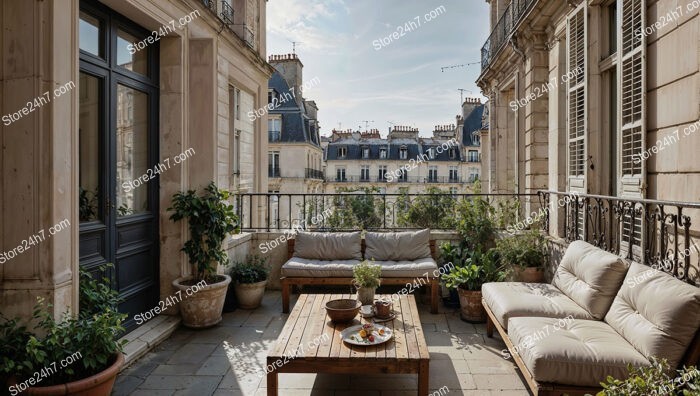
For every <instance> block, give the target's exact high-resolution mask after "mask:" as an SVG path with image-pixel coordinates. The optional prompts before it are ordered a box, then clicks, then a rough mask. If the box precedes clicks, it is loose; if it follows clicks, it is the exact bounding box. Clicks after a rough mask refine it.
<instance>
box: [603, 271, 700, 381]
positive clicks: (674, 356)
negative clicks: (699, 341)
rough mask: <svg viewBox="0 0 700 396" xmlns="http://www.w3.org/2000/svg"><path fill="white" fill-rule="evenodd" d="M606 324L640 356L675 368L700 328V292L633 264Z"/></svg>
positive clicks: (683, 283) (685, 284) (696, 288)
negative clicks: (660, 359) (662, 360)
mask: <svg viewBox="0 0 700 396" xmlns="http://www.w3.org/2000/svg"><path fill="white" fill-rule="evenodd" d="M605 321H606V322H607V323H608V324H609V325H610V327H612V328H613V329H615V331H617V332H618V333H619V334H620V335H621V336H623V337H624V338H625V339H626V340H627V341H628V342H629V343H630V344H632V346H634V348H635V349H636V350H638V351H639V353H641V354H642V355H644V356H645V357H647V358H649V357H651V356H656V357H658V358H666V359H668V363H669V364H670V365H671V367H672V368H675V367H677V366H678V363H679V362H680V360H681V359H682V357H683V354H684V353H685V350H686V348H687V347H688V345H689V344H690V342H691V341H692V340H693V337H694V336H695V333H696V332H697V331H698V327H700V289H699V288H698V287H696V286H692V285H689V284H687V283H685V282H682V281H680V280H678V279H676V278H674V277H672V276H671V275H668V274H666V273H663V272H661V271H657V270H654V269H651V268H649V267H647V266H645V265H641V264H637V263H632V266H631V267H630V270H629V272H627V277H626V278H625V282H624V283H623V284H622V288H620V292H619V293H618V294H617V296H616V297H615V301H614V302H613V304H612V306H611V307H610V311H609V312H608V314H607V315H605Z"/></svg>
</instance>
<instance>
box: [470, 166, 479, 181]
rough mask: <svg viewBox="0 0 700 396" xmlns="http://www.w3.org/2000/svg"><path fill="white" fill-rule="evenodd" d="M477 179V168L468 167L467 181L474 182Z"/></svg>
mask: <svg viewBox="0 0 700 396" xmlns="http://www.w3.org/2000/svg"><path fill="white" fill-rule="evenodd" d="M477 180H479V170H478V169H470V170H469V183H474V182H475V181H477Z"/></svg>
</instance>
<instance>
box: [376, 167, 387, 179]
mask: <svg viewBox="0 0 700 396" xmlns="http://www.w3.org/2000/svg"><path fill="white" fill-rule="evenodd" d="M377 181H386V165H380V166H379V176H378V177H377Z"/></svg>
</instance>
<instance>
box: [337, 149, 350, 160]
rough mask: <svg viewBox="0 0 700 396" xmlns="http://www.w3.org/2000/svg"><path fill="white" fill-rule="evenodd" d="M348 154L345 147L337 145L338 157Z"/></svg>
mask: <svg viewBox="0 0 700 396" xmlns="http://www.w3.org/2000/svg"><path fill="white" fill-rule="evenodd" d="M347 155H348V148H347V147H338V158H345V157H347Z"/></svg>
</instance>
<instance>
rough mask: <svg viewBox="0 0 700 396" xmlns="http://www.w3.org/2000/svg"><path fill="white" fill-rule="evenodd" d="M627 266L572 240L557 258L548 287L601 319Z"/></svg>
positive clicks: (590, 246) (597, 249)
mask: <svg viewBox="0 0 700 396" xmlns="http://www.w3.org/2000/svg"><path fill="white" fill-rule="evenodd" d="M627 268H628V265H627V263H626V262H624V261H623V260H622V259H621V258H620V257H618V256H616V255H614V254H612V253H608V252H606V251H604V250H601V249H599V248H597V247H595V246H593V245H591V244H589V243H587V242H584V241H574V242H571V244H569V247H568V248H567V249H566V253H564V257H562V259H561V263H560V264H559V267H558V268H557V272H556V274H555V275H554V280H553V281H552V284H553V285H554V286H556V287H557V288H558V289H559V290H561V291H562V292H563V293H564V294H566V295H567V296H569V298H571V299H572V300H574V302H576V304H578V305H579V306H581V307H582V308H583V309H585V310H586V311H588V312H589V313H590V314H591V315H592V316H593V317H594V318H595V319H598V320H602V319H603V318H604V317H605V314H606V313H607V312H608V309H610V305H611V304H612V302H613V299H614V298H615V295H616V294H617V291H618V290H619V289H620V285H621V284H622V280H623V279H624V278H625V274H626V273H627Z"/></svg>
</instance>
